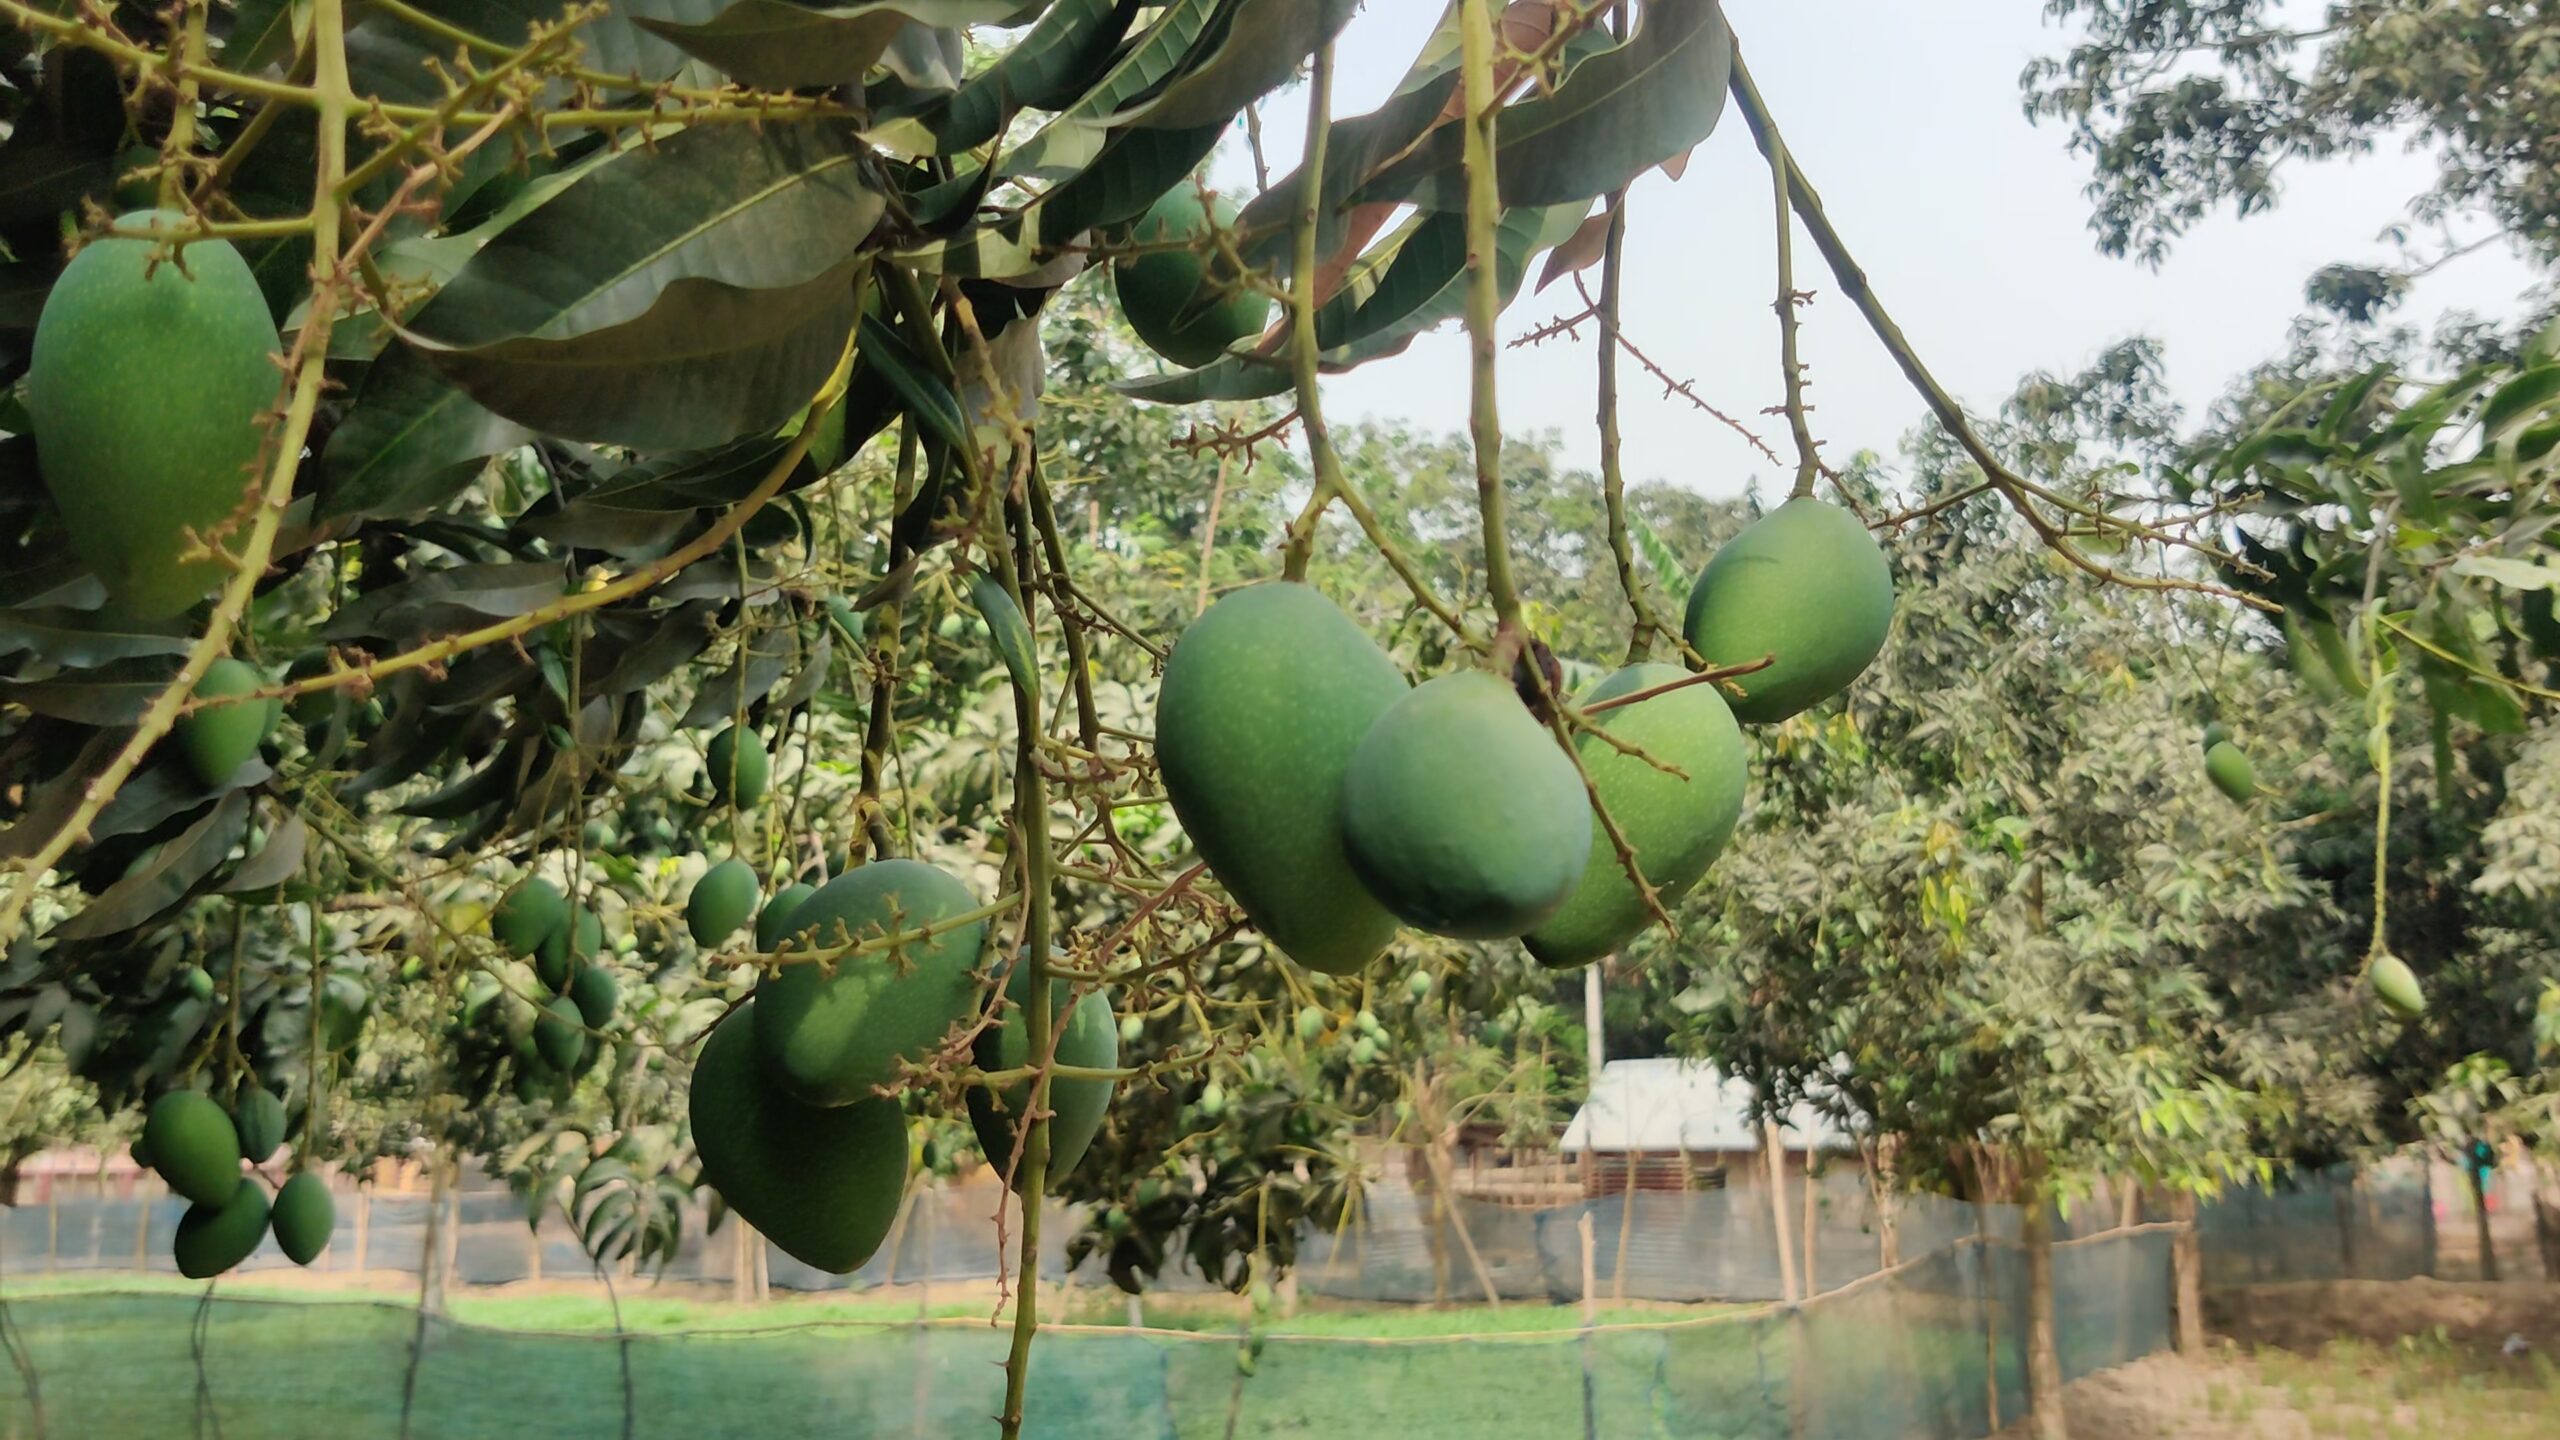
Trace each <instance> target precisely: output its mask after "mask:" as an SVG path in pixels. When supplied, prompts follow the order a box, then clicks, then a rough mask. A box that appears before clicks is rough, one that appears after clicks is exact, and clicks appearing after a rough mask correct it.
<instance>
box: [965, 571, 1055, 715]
mask: <svg viewBox="0 0 2560 1440" xmlns="http://www.w3.org/2000/svg"><path fill="white" fill-rule="evenodd" d="M969 603H970V604H971V605H973V606H975V607H977V611H978V614H979V616H980V617H981V618H983V619H985V621H986V622H987V633H988V634H989V635H991V636H993V637H994V638H995V642H996V654H997V655H998V656H1000V657H1001V658H1002V659H1003V660H1004V669H1005V673H1006V674H1007V675H1010V676H1012V677H1013V688H1014V689H1016V690H1019V691H1022V692H1024V693H1025V694H1031V695H1037V694H1039V693H1040V667H1039V663H1038V661H1037V659H1036V658H1035V656H1034V654H1033V650H1032V643H1031V622H1030V621H1029V620H1026V619H1024V618H1023V614H1022V607H1021V606H1019V605H1016V604H1014V603H1013V597H1012V596H1011V595H1009V594H1007V593H1005V588H1004V587H1003V586H1002V585H999V584H997V583H996V578H995V577H994V576H992V575H989V574H986V573H985V572H983V571H982V572H980V573H978V574H976V575H972V576H970V577H969Z"/></svg>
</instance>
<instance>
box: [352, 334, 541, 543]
mask: <svg viewBox="0 0 2560 1440" xmlns="http://www.w3.org/2000/svg"><path fill="white" fill-rule="evenodd" d="M532 438H533V432H531V431H529V430H527V429H525V428H524V427H523V426H521V425H518V424H516V423H515V422H514V421H512V420H508V419H505V418H502V417H500V416H498V415H494V414H491V413H490V412H489V409H488V407H486V406H484V405H482V404H481V403H480V402H479V401H477V400H474V399H472V398H471V397H470V396H469V395H467V394H465V393H464V392H463V391H462V390H461V389H460V388H459V387H457V386H455V385H454V384H453V382H451V381H449V380H447V379H445V378H444V377H443V376H441V375H439V374H437V373H436V370H435V367H434V366H432V365H429V364H428V363H427V362H426V361H425V360H424V359H422V358H421V357H420V356H419V355H418V353H417V352H416V351H413V350H409V349H406V348H403V347H398V346H395V347H393V348H392V349H390V350H388V351H385V352H384V353H383V356H382V358H381V359H380V360H377V361H375V362H374V364H373V366H372V368H371V369H370V370H369V371H368V372H367V373H366V375H365V378H364V388H363V389H361V390H359V391H358V392H357V393H356V403H355V405H354V406H353V407H352V408H350V409H349V410H348V412H347V417H346V419H345V420H344V421H342V422H340V424H339V426H338V428H337V430H336V431H335V432H334V433H332V434H331V435H330V437H329V448H328V449H327V451H326V452H324V463H325V466H326V470H325V474H326V479H325V481H324V482H323V483H324V489H323V490H322V492H321V496H320V509H319V517H318V518H320V519H323V520H334V519H347V518H351V517H361V518H368V519H370V518H376V517H391V516H401V515H416V514H423V513H425V512H427V511H430V510H437V509H441V508H443V506H444V504H445V502H447V501H449V500H451V499H452V498H453V497H454V496H456V495H458V494H460V493H462V491H463V490H464V489H466V488H468V487H469V486H470V484H471V482H472V481H473V480H474V479H476V478H478V476H479V474H480V469H481V465H482V463H483V462H484V461H486V460H487V459H488V458H489V457H490V456H492V455H498V454H503V453H504V452H506V451H509V450H512V449H514V448H516V447H517V446H519V445H522V444H524V443H525V442H526V441H528V440H530V439H532Z"/></svg>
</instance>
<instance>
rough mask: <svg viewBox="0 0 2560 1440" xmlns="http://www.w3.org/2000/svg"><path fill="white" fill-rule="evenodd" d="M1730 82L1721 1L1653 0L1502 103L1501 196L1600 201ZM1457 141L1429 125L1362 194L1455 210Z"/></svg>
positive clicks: (1681, 143)
mask: <svg viewBox="0 0 2560 1440" xmlns="http://www.w3.org/2000/svg"><path fill="white" fill-rule="evenodd" d="M1732 78H1733V32H1732V30H1731V29H1730V28H1728V27H1727V26H1726V25H1725V21H1724V10H1723V7H1722V6H1721V5H1720V4H1718V3H1717V0H1654V3H1652V4H1649V5H1647V6H1645V7H1644V13H1643V18H1642V19H1641V20H1640V21H1639V22H1638V24H1637V26H1636V30H1635V33H1634V34H1633V35H1631V36H1629V37H1628V38H1627V40H1626V42H1625V43H1624V44H1621V45H1615V46H1612V47H1610V48H1608V49H1606V50H1603V51H1600V52H1599V53H1597V54H1595V55H1593V56H1592V57H1591V58H1590V59H1587V60H1585V61H1583V62H1582V63H1581V64H1580V65H1577V66H1575V67H1574V68H1573V69H1571V70H1570V71H1569V72H1568V73H1567V74H1566V75H1565V77H1564V80H1563V81H1562V83H1560V84H1559V85H1557V86H1556V88H1555V89H1554V91H1552V92H1551V93H1549V94H1546V95H1543V96H1540V97H1538V98H1535V99H1531V100H1527V101H1523V102H1521V103H1519V104H1515V105H1512V106H1509V107H1507V108H1505V109H1504V110H1503V112H1502V116H1501V121H1500V124H1499V127H1498V130H1497V137H1496V143H1497V147H1498V148H1497V150H1496V153H1495V162H1494V163H1495V172H1496V174H1497V175H1498V176H1499V179H1500V184H1501V187H1502V203H1503V204H1504V205H1505V206H1521V205H1561V204H1567V203H1571V202H1573V201H1588V200H1593V199H1597V198H1598V197H1600V196H1602V195H1606V194H1608V193H1609V192H1610V191H1612V190H1616V189H1619V188H1621V187H1623V186H1625V185H1626V184H1627V183H1628V182H1630V181H1632V180H1634V179H1635V178H1636V177H1637V176H1639V175H1642V174H1643V173H1644V172H1645V171H1647V170H1650V169H1652V168H1653V167H1655V166H1657V165H1660V164H1662V163H1664V162H1665V161H1668V160H1671V159H1673V158H1675V157H1677V156H1680V155H1682V154H1685V153H1687V152H1688V150H1689V149H1690V148H1691V147H1693V146H1695V145H1697V144H1698V143H1699V142H1700V141H1702V140H1704V139H1706V138H1707V136H1708V135H1710V134H1712V133H1713V132H1714V130H1715V127H1716V122H1717V121H1718V120H1720V119H1722V118H1723V116H1724V107H1725V100H1726V86H1727V84H1728V83H1729V82H1730V81H1731V79H1732ZM1465 145H1466V136H1465V134H1464V132H1463V130H1462V129H1461V128H1460V127H1458V126H1454V125H1453V126H1448V127H1445V128H1443V129H1440V130H1438V131H1435V132H1433V134H1432V135H1431V136H1430V137H1429V138H1427V139H1426V140H1424V141H1423V142H1422V144H1420V145H1418V146H1416V147H1415V148H1414V151H1413V153H1412V154H1411V155H1409V156H1407V157H1406V158H1405V159H1403V160H1401V161H1399V162H1397V163H1396V164H1394V165H1392V166H1390V167H1388V168H1387V169H1386V170H1385V171H1384V172H1382V173H1381V174H1380V175H1378V176H1377V177H1376V178H1375V179H1373V180H1372V181H1371V182H1370V183H1369V184H1368V185H1367V186H1365V187H1363V189H1362V190H1361V192H1360V196H1359V198H1361V199H1363V200H1405V201H1410V202H1411V203H1413V204H1416V205H1420V206H1422V207H1423V208H1425V209H1429V210H1463V209H1465V208H1466V203H1467V177H1466V166H1465V163H1464V155H1465Z"/></svg>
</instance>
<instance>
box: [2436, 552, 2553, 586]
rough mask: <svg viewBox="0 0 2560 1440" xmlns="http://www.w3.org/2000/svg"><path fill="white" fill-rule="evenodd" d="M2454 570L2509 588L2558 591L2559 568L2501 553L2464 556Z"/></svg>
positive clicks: (2455, 563) (2456, 562)
mask: <svg viewBox="0 0 2560 1440" xmlns="http://www.w3.org/2000/svg"><path fill="white" fill-rule="evenodd" d="M2453 573H2454V574H2456V575H2469V576H2472V577H2474V578H2476V579H2481V580H2486V581H2488V582H2490V583H2491V584H2494V585H2503V586H2505V587H2506V588H2507V589H2510V590H2560V569H2555V568H2554V567H2552V566H2549V565H2538V564H2535V563H2534V562H2532V561H2530V560H2511V559H2508V558H2507V557H2505V556H2502V555H2465V556H2463V557H2462V558H2461V559H2459V560H2456V561H2454V562H2453Z"/></svg>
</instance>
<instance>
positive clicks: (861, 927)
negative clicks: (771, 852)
mask: <svg viewBox="0 0 2560 1440" xmlns="http://www.w3.org/2000/svg"><path fill="white" fill-rule="evenodd" d="M977 908H978V902H977V900H976V898H975V897H973V896H971V895H970V893H969V891H968V888H967V887H965V886H963V885H962V884H961V883H960V882H959V881H957V880H954V879H952V878H951V877H950V876H948V875H946V874H944V873H942V872H941V871H939V870H936V869H935V868H933V867H932V866H930V865H926V864H922V863H920V862H918V861H914V860H874V861H872V862H871V863H870V864H868V865H865V866H863V867H862V868H861V869H859V870H856V871H854V872H853V873H852V874H849V875H844V876H840V877H838V878H837V879H834V880H830V881H828V882H827V883H826V885H825V886H824V887H822V888H821V889H820V890H819V891H818V893H817V894H815V895H812V896H810V897H809V898H808V899H807V900H804V901H802V902H801V904H800V909H799V910H798V911H797V912H796V913H794V914H793V916H792V924H793V925H794V926H796V927H798V928H799V929H800V930H802V931H803V932H814V933H810V934H809V943H810V946H811V948H813V949H828V948H834V947H837V946H843V945H849V944H853V945H858V944H862V943H864V942H867V941H874V940H879V939H881V938H884V937H886V936H890V935H897V934H903V933H905V932H907V931H911V930H915V929H919V928H921V927H923V926H925V925H930V924H935V923H937V922H942V921H947V920H949V919H950V918H951V917H952V916H955V915H962V914H966V913H968V912H969V911H971V910H975V909H977ZM986 932H987V926H986V922H985V921H983V920H973V921H970V922H969V923H968V924H966V925H961V926H958V927H956V928H953V929H949V930H946V931H944V932H943V933H940V934H937V935H933V936H930V937H928V938H925V939H921V940H915V941H910V942H907V943H906V944H904V945H901V946H898V947H896V948H895V949H892V950H882V951H878V952H875V953H870V954H860V955H848V956H844V957H841V958H838V959H830V960H821V961H810V962H805V963H801V964H793V965H785V966H782V967H781V968H780V969H777V970H772V971H768V972H766V974H765V976H764V978H763V979H761V980H759V981H758V982H757V983H756V1001H757V1004H756V1042H757V1044H758V1045H760V1046H761V1047H763V1051H764V1060H765V1064H766V1065H768V1066H770V1067H771V1068H772V1070H773V1074H774V1079H775V1081H776V1082H777V1083H779V1084H780V1085H781V1086H782V1087H783V1088H784V1089H786V1090H788V1091H790V1092H791V1093H792V1094H793V1095H796V1096H798V1097H799V1098H800V1099H801V1100H802V1101H803V1102H805V1103H807V1104H811V1105H851V1104H853V1103H854V1102H856V1101H859V1100H868V1099H870V1098H871V1093H872V1089H873V1087H875V1086H879V1085H884V1084H887V1083H888V1082H889V1081H891V1080H892V1079H894V1078H896V1075H897V1072H898V1066H899V1064H900V1063H901V1062H903V1061H910V1060H921V1059H923V1058H924V1057H925V1056H927V1055H929V1054H931V1053H932V1052H933V1051H934V1050H935V1049H936V1048H937V1047H939V1046H940V1045H941V1044H942V1041H943V1037H945V1036H946V1035H948V1034H950V1033H951V1029H952V1027H953V1026H955V1025H958V1024H960V1023H962V1022H964V1021H966V1020H967V1019H968V1018H969V1017H970V1016H972V1015H974V1014H976V1013H977V1008H978V998H979V997H978V983H977V980H976V978H975V976H974V974H973V972H974V971H975V969H976V967H977V964H978V951H979V948H980V947H981V946H982V945H983V944H984V943H985V941H986Z"/></svg>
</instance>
